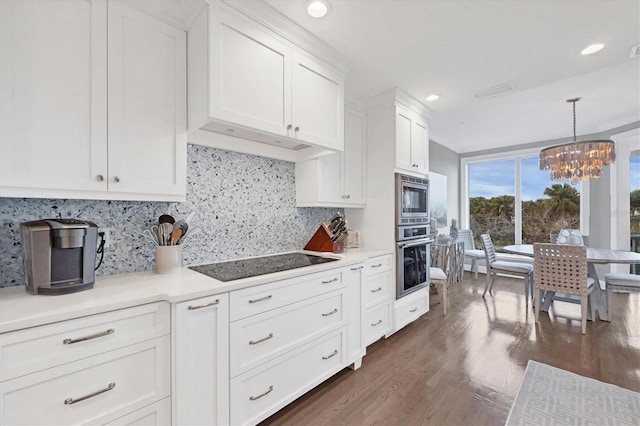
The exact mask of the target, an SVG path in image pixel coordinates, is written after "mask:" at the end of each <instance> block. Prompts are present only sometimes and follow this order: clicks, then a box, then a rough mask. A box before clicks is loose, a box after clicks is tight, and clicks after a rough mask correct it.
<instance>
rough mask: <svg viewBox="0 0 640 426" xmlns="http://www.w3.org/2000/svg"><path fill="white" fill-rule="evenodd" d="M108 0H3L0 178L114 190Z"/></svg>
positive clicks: (26, 184)
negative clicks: (110, 180)
mask: <svg viewBox="0 0 640 426" xmlns="http://www.w3.org/2000/svg"><path fill="white" fill-rule="evenodd" d="M106 25H107V21H106V3H105V2H104V1H100V0H98V1H89V0H86V1H84V0H80V1H78V0H75V1H68V0H67V1H59V0H46V1H28V2H27V1H10V0H7V1H5V0H3V1H0V57H1V58H2V60H0V158H2V167H0V186H13V187H22V188H54V189H79V190H98V191H101V190H106V188H107V186H106V181H102V182H100V181H99V180H98V179H97V175H103V176H105V177H106V174H107V161H106V160H107V152H106V148H107V140H106V138H107V127H106V126H107V122H106V120H107V115H106V108H107V103H106V102H107V93H106V91H107V85H106V82H107V80H106V72H107V68H106V67H107V63H106V59H107V56H106V55H107V40H106Z"/></svg>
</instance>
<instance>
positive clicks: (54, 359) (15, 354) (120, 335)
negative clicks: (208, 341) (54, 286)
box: [0, 302, 170, 381]
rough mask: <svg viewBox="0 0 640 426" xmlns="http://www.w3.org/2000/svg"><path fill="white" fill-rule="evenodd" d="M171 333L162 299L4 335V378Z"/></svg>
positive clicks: (0, 371) (0, 344)
mask: <svg viewBox="0 0 640 426" xmlns="http://www.w3.org/2000/svg"><path fill="white" fill-rule="evenodd" d="M169 332H170V314H169V303H167V302H158V303H150V304H147V305H141V306H135V307H132V308H127V309H121V310H118V311H111V312H106V313H103V314H98V315H91V316H87V317H82V318H77V319H72V320H68V321H62V322H57V323H53V324H48V325H43V326H39V327H33V328H28V329H24V330H18V331H14V332H10V333H5V334H0V381H4V380H8V379H12V378H15V377H19V376H23V375H25V374H30V373H34V372H36V371H41V370H44V369H46V368H50V367H55V366H56V365H61V364H64V363H68V362H71V361H75V360H78V359H82V358H86V357H88V356H92V355H96V354H99V353H102V352H106V351H110V350H112V349H116V348H120V347H123V346H127V345H131V344H133V343H138V342H141V341H143V340H148V339H153V338H155V337H158V336H162V335H165V334H169ZM83 339H86V340H83Z"/></svg>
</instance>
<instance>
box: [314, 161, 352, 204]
mask: <svg viewBox="0 0 640 426" xmlns="http://www.w3.org/2000/svg"><path fill="white" fill-rule="evenodd" d="M342 159H343V155H342V153H335V154H330V155H325V156H323V157H320V158H318V160H317V161H318V201H320V202H329V203H344V201H345V199H344V198H342V196H343V195H344V194H345V193H344V185H343V179H344V178H343V174H342V173H343V172H342V171H343V168H342Z"/></svg>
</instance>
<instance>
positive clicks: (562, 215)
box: [462, 153, 580, 247]
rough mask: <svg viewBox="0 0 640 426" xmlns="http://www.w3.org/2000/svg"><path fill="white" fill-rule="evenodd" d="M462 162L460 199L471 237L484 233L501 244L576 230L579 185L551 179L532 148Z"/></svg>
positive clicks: (528, 241)
mask: <svg viewBox="0 0 640 426" xmlns="http://www.w3.org/2000/svg"><path fill="white" fill-rule="evenodd" d="M464 163H466V165H467V167H466V174H467V176H466V188H467V191H466V194H467V198H466V200H462V201H463V204H465V205H466V209H467V211H468V221H467V224H468V225H467V226H468V227H469V228H470V229H471V230H472V231H473V234H474V236H476V238H477V237H478V236H479V235H480V234H484V233H488V234H490V235H491V238H492V240H493V242H494V245H496V246H497V247H502V246H504V245H508V244H514V243H516V244H519V243H523V244H530V243H533V242H549V235H550V234H557V233H558V231H559V230H560V229H563V228H572V229H580V184H579V183H578V185H576V186H572V185H570V184H568V183H563V182H557V181H552V180H551V179H550V175H549V172H548V171H541V170H539V165H538V155H537V153H536V154H535V155H532V154H531V153H527V154H521V155H514V156H512V157H510V158H504V157H503V158H500V159H492V158H483V159H475V160H471V159H470V160H463V164H464ZM463 169H464V168H463ZM463 180H464V179H463Z"/></svg>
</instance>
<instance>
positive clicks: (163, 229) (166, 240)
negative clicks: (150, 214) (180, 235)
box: [158, 222, 173, 246]
mask: <svg viewBox="0 0 640 426" xmlns="http://www.w3.org/2000/svg"><path fill="white" fill-rule="evenodd" d="M158 231H159V234H160V239H161V241H162V243H161V244H160V245H163V246H168V245H170V244H171V233H172V232H173V224H171V223H169V222H163V223H161V224H160V225H158Z"/></svg>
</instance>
